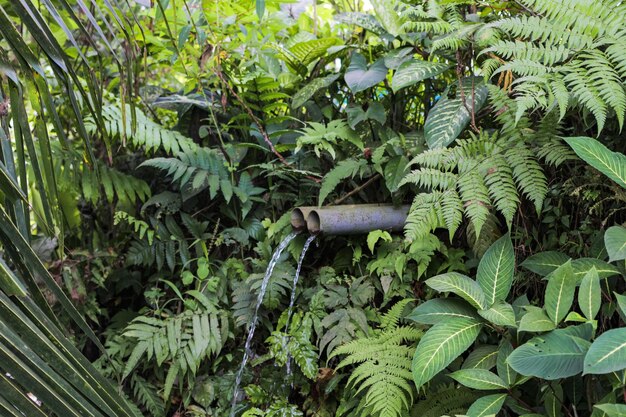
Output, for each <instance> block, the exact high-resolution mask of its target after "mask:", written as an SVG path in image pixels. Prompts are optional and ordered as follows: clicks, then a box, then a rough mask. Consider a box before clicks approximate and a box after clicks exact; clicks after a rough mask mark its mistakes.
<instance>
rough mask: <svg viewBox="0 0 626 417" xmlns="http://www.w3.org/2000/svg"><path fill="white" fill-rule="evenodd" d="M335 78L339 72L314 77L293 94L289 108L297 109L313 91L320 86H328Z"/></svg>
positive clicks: (320, 87)
mask: <svg viewBox="0 0 626 417" xmlns="http://www.w3.org/2000/svg"><path fill="white" fill-rule="evenodd" d="M337 78H339V74H332V75H328V76H326V77H322V78H316V79H314V80H313V81H311V82H310V83H308V84H307V85H305V86H304V87H302V88H301V89H300V90H299V91H298V92H297V93H296V94H294V95H293V98H292V99H291V108H292V109H297V108H299V107H302V106H304V103H306V102H307V101H308V100H309V99H310V98H311V97H313V95H314V94H315V93H317V92H318V91H319V90H321V89H322V88H327V87H328V86H330V85H331V84H332V83H334V82H335V81H337Z"/></svg>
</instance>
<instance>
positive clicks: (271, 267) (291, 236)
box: [230, 231, 308, 417]
mask: <svg viewBox="0 0 626 417" xmlns="http://www.w3.org/2000/svg"><path fill="white" fill-rule="evenodd" d="M298 233H299V231H294V232H291V234H289V236H287V237H286V238H285V239H284V240H283V241H282V242H280V245H278V248H276V251H275V252H274V254H273V255H272V259H270V263H269V264H268V265H267V270H266V271H265V276H264V277H263V281H262V282H261V289H260V290H259V296H258V298H257V300H256V307H255V308H254V315H253V316H252V322H251V323H250V330H249V332H248V338H247V339H246V344H245V346H244V352H243V359H242V360H241V365H240V366H239V371H238V372H237V377H236V378H235V390H234V391H233V401H232V404H231V408H230V417H234V416H235V410H236V409H235V407H236V406H237V393H238V391H239V385H240V384H241V378H242V376H243V371H244V369H245V367H246V363H247V362H248V358H249V357H250V345H251V344H252V338H253V337H254V330H255V329H256V322H257V319H258V318H259V307H261V303H262V302H263V296H264V295H265V290H266V289H267V284H268V283H269V280H270V277H271V276H272V272H273V271H274V267H275V266H276V263H278V258H280V255H281V254H282V253H283V251H284V250H285V248H286V247H287V245H289V242H291V241H292V240H293V239H294V238H295V237H296V236H297V235H298ZM307 242H308V241H307ZM298 270H299V269H298Z"/></svg>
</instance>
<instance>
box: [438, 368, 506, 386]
mask: <svg viewBox="0 0 626 417" xmlns="http://www.w3.org/2000/svg"><path fill="white" fill-rule="evenodd" d="M448 376H449V377H450V378H452V379H454V380H455V381H457V382H458V383H459V384H461V385H465V386H466V387H468V388H473V389H480V390H499V389H506V388H507V385H506V384H505V383H504V381H503V380H502V379H501V378H500V377H499V376H498V375H496V374H494V373H493V372H491V371H488V370H486V369H479V368H473V369H460V370H458V371H456V372H452V373H451V374H449V375H448Z"/></svg>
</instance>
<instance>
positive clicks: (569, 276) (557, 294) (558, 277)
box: [545, 261, 576, 324]
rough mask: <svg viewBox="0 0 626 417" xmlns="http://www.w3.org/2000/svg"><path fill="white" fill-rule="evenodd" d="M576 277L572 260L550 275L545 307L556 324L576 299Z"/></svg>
mask: <svg viewBox="0 0 626 417" xmlns="http://www.w3.org/2000/svg"><path fill="white" fill-rule="evenodd" d="M575 290H576V277H575V276H574V270H573V269H572V264H571V262H569V261H568V262H566V263H564V264H563V265H561V266H559V267H558V268H557V269H556V270H555V271H554V272H552V273H551V274H550V275H549V276H548V285H547V287H546V294H545V308H546V312H547V313H548V316H549V317H550V318H551V319H552V321H553V322H554V324H559V323H560V322H561V320H563V318H565V316H566V315H567V313H568V312H569V309H570V307H571V306H572V302H573V301H574V291H575Z"/></svg>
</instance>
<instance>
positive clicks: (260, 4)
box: [256, 0, 265, 20]
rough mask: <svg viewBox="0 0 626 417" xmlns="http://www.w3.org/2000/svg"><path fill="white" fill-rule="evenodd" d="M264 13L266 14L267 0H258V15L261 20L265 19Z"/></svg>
mask: <svg viewBox="0 0 626 417" xmlns="http://www.w3.org/2000/svg"><path fill="white" fill-rule="evenodd" d="M264 14H265V0H256V15H257V16H258V17H259V20H261V19H263V15H264Z"/></svg>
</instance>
